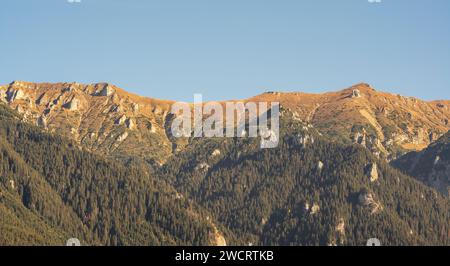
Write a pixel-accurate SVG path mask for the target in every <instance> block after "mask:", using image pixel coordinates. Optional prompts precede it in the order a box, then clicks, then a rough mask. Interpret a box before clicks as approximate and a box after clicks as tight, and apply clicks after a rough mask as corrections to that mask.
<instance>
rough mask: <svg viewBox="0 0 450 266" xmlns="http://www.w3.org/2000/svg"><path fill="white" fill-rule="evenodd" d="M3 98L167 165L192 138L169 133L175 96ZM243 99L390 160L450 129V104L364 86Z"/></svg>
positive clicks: (110, 150)
mask: <svg viewBox="0 0 450 266" xmlns="http://www.w3.org/2000/svg"><path fill="white" fill-rule="evenodd" d="M0 99H1V100H2V101H4V102H5V103H7V104H8V105H9V106H11V107H12V108H14V109H16V110H17V111H18V112H19V113H21V114H23V117H24V119H25V120H26V121H28V122H32V123H35V124H36V125H38V126H40V127H42V128H45V129H47V130H49V131H51V132H58V133H60V134H62V135H64V136H67V137H69V138H71V139H73V140H75V141H76V142H78V143H80V144H82V145H83V146H85V147H86V148H88V149H90V150H92V151H97V152H100V153H105V154H109V155H112V156H115V157H131V156H136V155H138V156H140V157H142V158H144V159H145V160H153V161H155V162H157V163H159V164H161V163H164V162H165V161H166V160H167V158H169V157H170V156H171V155H172V154H173V153H174V152H177V151H180V150H182V149H183V147H184V146H185V144H186V143H185V141H183V140H180V139H174V138H172V137H171V135H170V133H169V129H170V121H171V118H172V116H171V115H170V113H169V112H170V107H171V104H172V103H173V101H165V100H158V99H152V98H148V97H141V96H138V95H135V94H132V93H128V92H126V91H125V90H123V89H121V88H118V87H117V86H114V85H111V84H108V83H96V84H79V83H30V82H21V81H15V82H12V83H11V84H9V85H6V86H0ZM242 101H244V102H247V101H255V102H258V101H266V102H273V101H277V102H280V104H281V107H282V108H283V109H284V110H285V111H286V112H289V113H292V115H293V116H294V117H295V119H298V120H299V121H302V122H304V123H307V124H309V125H311V126H313V127H315V128H316V129H318V130H319V132H321V133H322V134H324V135H326V136H327V137H329V138H331V139H334V140H337V141H342V142H344V143H352V142H353V143H358V144H360V145H363V146H365V147H367V148H369V149H370V150H371V151H372V152H373V153H374V154H375V155H377V156H379V157H382V158H386V159H388V160H392V159H395V158H397V157H399V156H401V155H402V154H404V153H406V152H409V151H419V150H422V149H424V148H425V147H427V146H428V145H429V144H430V143H432V142H433V141H435V140H437V139H438V138H439V137H441V136H442V135H443V134H444V133H446V132H447V131H448V130H450V124H449V119H450V102H449V101H434V102H427V101H422V100H420V99H417V98H412V97H404V96H400V95H394V94H390V93H385V92H381V91H378V90H375V89H374V88H372V87H371V86H370V85H368V84H365V83H361V84H357V85H354V86H352V87H350V88H347V89H344V90H341V91H337V92H327V93H323V94H309V93H302V92H290V93H281V92H268V93H264V94H261V95H257V96H255V97H251V98H249V99H243V100H242Z"/></svg>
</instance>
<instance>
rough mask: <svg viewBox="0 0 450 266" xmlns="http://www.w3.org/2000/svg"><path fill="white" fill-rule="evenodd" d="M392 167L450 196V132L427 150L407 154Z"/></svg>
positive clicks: (393, 163)
mask: <svg viewBox="0 0 450 266" xmlns="http://www.w3.org/2000/svg"><path fill="white" fill-rule="evenodd" d="M392 165H393V166H394V167H397V168H399V169H401V170H403V171H404V172H405V173H407V174H409V175H411V176H414V177H416V178H417V179H418V180H420V181H422V182H424V183H425V184H427V185H429V186H431V187H434V188H436V189H437V190H439V191H440V192H441V193H442V194H444V195H446V196H448V195H449V191H450V132H448V133H447V134H445V135H444V136H442V137H441V138H440V139H439V140H437V141H436V142H434V143H432V144H431V145H430V146H429V147H428V148H426V149H425V150H423V151H420V152H410V153H408V154H405V155H404V156H402V157H400V158H399V159H398V160H395V161H394V162H392Z"/></svg>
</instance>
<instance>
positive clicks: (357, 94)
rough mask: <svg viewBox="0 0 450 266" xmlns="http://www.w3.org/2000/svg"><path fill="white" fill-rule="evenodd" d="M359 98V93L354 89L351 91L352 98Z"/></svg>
mask: <svg viewBox="0 0 450 266" xmlns="http://www.w3.org/2000/svg"><path fill="white" fill-rule="evenodd" d="M360 97H361V92H360V91H359V90H358V89H354V90H353V91H352V98H360Z"/></svg>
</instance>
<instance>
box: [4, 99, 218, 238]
mask: <svg viewBox="0 0 450 266" xmlns="http://www.w3.org/2000/svg"><path fill="white" fill-rule="evenodd" d="M177 195H178V192H177V191H176V190H175V189H173V187H172V186H170V185H169V184H166V183H165V182H164V181H162V180H161V179H159V178H155V176H154V175H153V174H152V173H151V170H150V169H148V168H147V167H145V166H142V165H139V164H135V163H133V162H130V163H129V164H127V165H124V164H123V163H121V162H120V161H117V160H113V161H111V160H106V159H105V158H103V157H101V156H99V155H94V154H91V153H90V152H88V151H86V150H85V149H84V148H81V147H79V146H77V144H76V143H74V142H72V141H68V140H65V139H64V138H61V137H60V136H58V135H55V134H49V133H45V132H42V130H41V129H39V128H37V127H35V126H31V125H28V124H25V123H23V122H21V121H20V117H19V116H18V115H17V114H15V113H14V112H13V111H12V110H9V107H6V106H4V105H3V104H0V217H1V218H2V219H1V220H0V221H1V222H0V228H1V229H2V231H1V232H2V233H1V234H0V245H16V244H19V245H31V244H32V245H64V244H65V242H66V241H67V239H69V238H70V237H77V238H79V239H80V240H81V241H82V243H83V245H87V244H94V245H183V244H184V245H186V244H189V245H205V244H214V243H215V242H216V237H215V234H218V233H219V232H218V229H217V228H216V226H215V225H214V221H213V220H211V219H209V218H207V217H209V216H208V214H207V213H206V212H205V211H203V210H202V209H201V208H199V207H198V206H196V205H195V204H194V203H192V202H191V201H190V200H188V199H185V198H181V197H179V196H177ZM219 234H220V233H219Z"/></svg>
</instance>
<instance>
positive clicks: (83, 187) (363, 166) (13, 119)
mask: <svg viewBox="0 0 450 266" xmlns="http://www.w3.org/2000/svg"><path fill="white" fill-rule="evenodd" d="M0 101H1V103H0V107H1V108H0V131H1V140H0V141H1V142H0V144H1V145H0V148H1V150H2V152H1V154H0V155H1V161H0V163H1V165H0V216H1V217H2V219H1V221H2V222H1V223H0V228H1V232H5V233H3V234H2V235H1V236H0V244H1V245H64V244H65V241H66V240H67V239H68V238H70V237H77V238H79V239H80V240H82V243H84V244H86V245H225V244H232V245H364V244H365V241H366V240H367V239H369V238H373V237H376V238H379V239H380V240H381V242H382V243H383V244H385V245H449V244H450V242H449V236H450V235H449V234H450V224H449V222H448V221H449V220H450V217H449V216H450V202H449V198H448V188H449V183H450V182H449V174H448V173H449V169H450V165H449V161H450V157H449V152H448V151H449V146H448V144H449V133H448V132H449V130H450V124H449V119H450V101H446V100H441V101H431V102H428V101H422V100H420V99H416V98H411V97H404V96H400V95H394V94H389V93H385V92H380V91H377V90H375V89H374V88H372V87H371V86H370V85H368V84H364V83H362V84H357V85H354V86H352V87H349V88H347V89H344V90H341V91H337V92H329V93H323V94H307V93H293V92H290V93H281V92H266V93H263V94H261V95H257V96H254V97H251V98H248V99H243V100H242V101H243V102H249V101H252V102H261V101H262V102H279V103H280V105H281V122H280V130H281V134H280V144H279V146H278V147H277V148H274V149H263V150H261V149H260V147H259V142H258V139H250V138H175V137H173V136H172V135H171V133H170V125H171V121H172V120H173V118H174V116H173V115H172V114H171V113H170V108H171V105H172V104H173V103H174V102H173V101H168V100H158V99H152V98H148V97H141V96H138V95H135V94H132V93H129V92H126V91H125V90H123V89H121V88H118V87H117V86H114V85H111V84H108V83H96V84H79V83H30V82H21V81H15V82H12V83H10V84H8V85H5V86H0Z"/></svg>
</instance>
